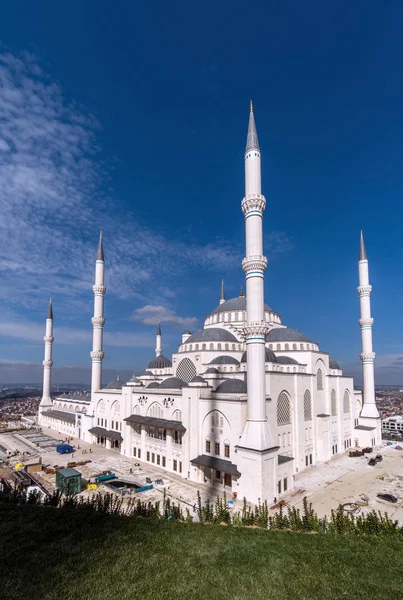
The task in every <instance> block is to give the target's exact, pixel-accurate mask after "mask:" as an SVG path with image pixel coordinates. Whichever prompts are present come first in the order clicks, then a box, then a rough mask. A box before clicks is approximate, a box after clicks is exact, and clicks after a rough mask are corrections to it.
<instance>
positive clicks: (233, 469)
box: [39, 104, 381, 503]
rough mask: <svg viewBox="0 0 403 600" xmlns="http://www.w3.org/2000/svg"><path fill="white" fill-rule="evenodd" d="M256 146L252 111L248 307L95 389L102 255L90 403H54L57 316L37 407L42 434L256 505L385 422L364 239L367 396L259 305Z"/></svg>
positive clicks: (218, 311)
mask: <svg viewBox="0 0 403 600" xmlns="http://www.w3.org/2000/svg"><path fill="white" fill-rule="evenodd" d="M260 157H261V152H260V147H259V142H258V137H257V132H256V126H255V119H254V113H253V108H252V104H251V107H250V115H249V128H248V136H247V142H246V151H245V197H244V198H243V200H242V202H241V207H242V212H243V214H244V218H245V230H246V257H245V258H244V259H243V261H242V268H243V271H244V273H245V279H246V296H245V295H244V294H243V293H242V290H241V293H240V295H239V297H238V298H231V299H226V297H225V291H224V284H222V287H221V298H220V303H219V305H218V306H217V307H216V308H214V310H212V311H211V312H210V314H208V315H207V317H206V318H205V320H204V327H203V329H201V330H200V331H196V332H195V333H191V332H190V331H185V332H184V333H183V334H182V339H181V342H180V344H179V346H178V351H177V352H175V353H174V354H173V355H172V357H171V359H170V358H167V357H165V356H164V355H163V353H162V335H161V328H160V326H159V327H158V330H157V337H156V349H155V353H156V357H155V358H153V359H152V360H151V361H150V362H149V364H148V367H147V369H146V371H145V372H144V373H143V374H142V375H139V376H137V377H135V376H133V377H132V379H131V380H130V381H127V382H122V381H113V382H111V383H109V384H108V385H107V386H106V387H103V385H102V359H103V357H104V352H103V326H104V323H105V319H104V295H105V292H106V288H105V285H104V269H105V261H104V251H103V243H102V235H101V238H100V241H99V248H98V254H97V257H96V266H95V285H94V286H93V291H94V317H93V319H92V325H93V349H92V352H91V359H92V380H91V395H90V396H88V397H86V396H78V397H77V396H61V397H58V398H56V400H54V401H52V399H51V397H50V382H51V368H52V343H53V339H54V338H53V311H52V305H51V304H50V306H49V312H48V317H47V320H46V335H45V338H44V340H45V360H44V361H43V365H44V383H43V397H42V400H41V403H40V408H39V423H40V424H41V425H43V426H46V427H50V428H51V429H54V430H56V431H60V432H63V433H66V434H68V435H72V436H74V437H76V438H79V439H83V440H85V441H87V442H90V443H94V444H101V445H103V446H105V447H106V448H113V449H115V450H116V451H117V452H120V453H121V454H122V455H123V456H127V457H131V458H133V459H135V460H138V461H141V462H143V463H145V464H146V463H150V464H152V465H154V466H157V467H159V468H161V470H164V471H167V472H169V473H173V474H176V475H177V476H179V477H182V478H184V479H189V480H191V481H193V482H198V483H199V484H200V485H201V486H202V485H214V486H216V487H217V490H220V489H226V490H227V491H228V492H229V493H230V492H237V495H238V497H240V498H242V497H246V498H247V499H248V500H249V501H250V502H253V503H257V502H259V501H264V500H267V501H268V502H272V501H273V498H274V497H281V496H282V495H284V494H287V493H289V492H290V490H291V489H292V487H293V485H294V483H293V482H294V477H293V476H294V475H296V474H297V473H300V472H301V471H303V470H304V469H308V468H310V467H312V466H315V465H319V464H320V463H323V462H324V461H328V460H330V459H331V458H332V456H335V455H337V454H341V453H343V452H345V451H346V450H347V449H348V448H350V447H351V446H361V447H363V446H376V445H378V444H380V441H381V421H380V418H379V414H378V411H377V408H376V405H375V389H374V358H375V354H374V352H373V351H372V323H373V319H372V318H371V311H370V293H371V286H370V285H369V278H368V259H367V254H366V251H365V246H364V241H363V237H362V234H361V240H360V253H359V262H358V271H359V286H358V295H359V299H360V317H361V318H360V319H359V325H360V328H361V340H362V353H361V360H362V365H363V381H364V386H363V387H364V390H363V393H362V392H361V391H357V390H355V389H354V385H353V379H352V378H350V377H345V376H343V373H342V370H341V369H340V367H339V365H338V364H337V362H336V361H335V360H334V359H331V358H330V356H329V353H327V352H325V351H323V350H321V349H320V348H319V346H318V344H317V343H316V342H314V341H312V340H311V339H310V338H309V337H308V336H306V335H305V334H303V333H301V331H299V330H298V329H291V328H289V327H287V326H286V325H285V324H284V323H283V322H282V320H281V317H280V315H279V313H278V312H276V311H274V310H273V309H272V308H270V307H269V306H268V305H267V304H265V303H264V272H265V270H266V266H267V259H266V257H265V256H263V227H262V222H263V213H264V210H265V207H266V200H265V197H264V196H263V195H262V192H261V167H260Z"/></svg>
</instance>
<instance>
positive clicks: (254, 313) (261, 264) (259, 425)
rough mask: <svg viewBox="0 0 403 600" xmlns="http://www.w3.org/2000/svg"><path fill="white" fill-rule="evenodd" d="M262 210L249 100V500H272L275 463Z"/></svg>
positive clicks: (245, 478)
mask: <svg viewBox="0 0 403 600" xmlns="http://www.w3.org/2000/svg"><path fill="white" fill-rule="evenodd" d="M265 208H266V199H265V197H264V196H263V195H262V193H261V176H260V148H259V142H258V137H257V132H256V125H255V117H254V114H253V106H252V102H251V103H250V115H249V128H248V137H247V141H246V151H245V198H244V199H243V200H242V211H243V214H244V215H245V228H246V257H245V258H244V259H243V261H242V268H243V270H244V273H245V278H246V312H247V323H246V325H245V327H244V335H245V338H246V350H247V365H248V370H247V388H248V391H247V394H248V416H247V421H246V425H245V428H244V430H243V433H242V436H241V438H240V440H239V443H238V449H239V450H238V451H241V452H240V453H241V456H243V457H244V459H245V460H244V461H243V464H244V468H243V469H241V473H242V477H241V485H242V489H243V490H244V495H245V496H246V497H247V498H248V499H249V500H251V501H252V502H257V501H258V498H260V499H261V500H262V501H263V500H264V499H268V500H270V501H272V499H273V496H274V495H275V494H274V489H275V488H274V479H275V477H274V473H275V461H274V460H270V458H272V459H274V456H276V454H274V453H275V451H276V450H277V447H275V444H274V441H273V437H272V435H271V432H270V429H269V424H268V421H267V416H266V376H265V340H266V334H267V332H268V330H269V329H268V327H267V324H266V323H265V320H264V272H265V270H266V267H267V259H266V257H265V256H263V212H264V210H265ZM242 295H243V294H242ZM268 453H270V455H269V456H268ZM248 487H249V492H248ZM252 488H253V490H252ZM254 496H255V497H254Z"/></svg>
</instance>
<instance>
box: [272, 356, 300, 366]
mask: <svg viewBox="0 0 403 600" xmlns="http://www.w3.org/2000/svg"><path fill="white" fill-rule="evenodd" d="M277 362H278V363H280V364H281V365H299V362H298V361H297V360H295V358H291V356H277Z"/></svg>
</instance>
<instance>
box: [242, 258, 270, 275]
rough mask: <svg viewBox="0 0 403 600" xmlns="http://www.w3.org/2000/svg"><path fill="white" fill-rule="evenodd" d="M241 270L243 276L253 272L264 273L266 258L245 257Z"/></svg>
mask: <svg viewBox="0 0 403 600" xmlns="http://www.w3.org/2000/svg"><path fill="white" fill-rule="evenodd" d="M242 269H243V272H244V273H245V275H248V273H251V272H253V271H259V272H262V273H264V271H265V270H266V269H267V258H266V257H265V256H262V255H259V254H256V255H252V256H247V257H246V258H244V259H243V261H242Z"/></svg>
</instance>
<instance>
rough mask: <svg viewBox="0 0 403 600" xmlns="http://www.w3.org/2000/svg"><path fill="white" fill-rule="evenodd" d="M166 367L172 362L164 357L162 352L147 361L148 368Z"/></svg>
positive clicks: (170, 365)
mask: <svg viewBox="0 0 403 600" xmlns="http://www.w3.org/2000/svg"><path fill="white" fill-rule="evenodd" d="M167 367H172V363H171V361H170V360H169V358H166V356H164V355H163V354H160V355H159V356H157V357H156V358H153V359H152V360H150V362H149V363H148V367H147V368H148V369H166V368H167Z"/></svg>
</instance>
